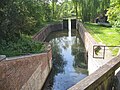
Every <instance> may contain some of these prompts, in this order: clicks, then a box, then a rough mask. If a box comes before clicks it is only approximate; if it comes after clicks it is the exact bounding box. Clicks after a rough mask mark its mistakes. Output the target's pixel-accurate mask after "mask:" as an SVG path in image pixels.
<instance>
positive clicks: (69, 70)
mask: <svg viewBox="0 0 120 90" xmlns="http://www.w3.org/2000/svg"><path fill="white" fill-rule="evenodd" d="M78 36H79V35H78V34H77V31H76V30H72V36H71V39H70V37H68V31H67V30H64V31H58V32H53V33H51V34H50V35H49V36H48V38H47V39H46V41H48V42H49V43H51V45H52V53H53V68H52V71H51V73H50V75H49V77H48V79H47V80H46V83H45V85H44V86H43V89H42V90H66V89H68V88H70V87H71V86H72V85H74V84H76V83H77V82H79V81H80V80H82V79H83V78H85V77H86V76H87V75H88V72H87V60H85V59H86V58H85V57H86V56H85V55H86V54H85V48H84V45H83V43H82V40H81V39H80V38H79V37H78Z"/></svg>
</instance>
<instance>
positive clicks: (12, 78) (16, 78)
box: [0, 49, 52, 90]
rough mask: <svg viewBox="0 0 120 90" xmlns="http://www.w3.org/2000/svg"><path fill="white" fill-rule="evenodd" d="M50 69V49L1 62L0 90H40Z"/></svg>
mask: <svg viewBox="0 0 120 90" xmlns="http://www.w3.org/2000/svg"><path fill="white" fill-rule="evenodd" d="M51 67H52V53H51V49H49V50H48V51H47V52H46V53H41V54H34V55H27V56H21V57H15V58H8V59H6V60H3V61H1V62H0V90H40V89H41V87H42V85H43V84H44V82H45V79H46V77H47V75H48V74H49V72H50V70H51Z"/></svg>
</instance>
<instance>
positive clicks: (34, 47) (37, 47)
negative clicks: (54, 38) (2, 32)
mask: <svg viewBox="0 0 120 90" xmlns="http://www.w3.org/2000/svg"><path fill="white" fill-rule="evenodd" d="M43 51H44V45H43V44H42V43H40V42H37V41H33V40H32V39H31V38H30V37H29V36H27V37H26V36H22V38H21V39H18V41H17V42H13V41H9V42H6V41H5V40H3V41H2V43H1V44H0V54H2V55H3V54H5V55H6V56H7V57H10V56H19V55H29V54H34V53H40V52H43Z"/></svg>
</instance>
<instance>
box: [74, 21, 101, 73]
mask: <svg viewBox="0 0 120 90" xmlns="http://www.w3.org/2000/svg"><path fill="white" fill-rule="evenodd" d="M76 26H77V30H78V32H79V34H80V37H81V39H82V41H83V43H84V45H85V49H86V52H87V53H88V71H89V75H90V74H92V73H93V72H94V71H96V70H97V69H98V68H99V67H101V65H99V62H96V59H95V58H93V46H94V45H97V42H96V41H95V40H94V38H93V37H92V36H91V35H90V34H89V33H88V32H87V30H86V29H85V27H84V26H83V24H82V23H81V22H79V21H77V23H76ZM93 67H94V68H93Z"/></svg>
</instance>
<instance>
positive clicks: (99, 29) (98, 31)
mask: <svg viewBox="0 0 120 90" xmlns="http://www.w3.org/2000/svg"><path fill="white" fill-rule="evenodd" d="M85 27H86V28H87V30H88V32H90V34H91V35H92V36H93V37H94V38H95V40H96V41H97V42H101V43H103V44H106V45H108V46H120V39H119V38H120V28H113V27H103V26H100V25H97V24H94V23H85ZM110 49H111V50H112V52H113V54H114V55H116V54H117V52H118V48H110Z"/></svg>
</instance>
